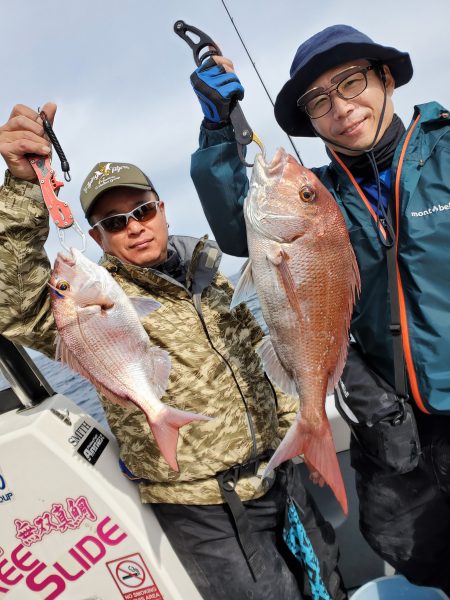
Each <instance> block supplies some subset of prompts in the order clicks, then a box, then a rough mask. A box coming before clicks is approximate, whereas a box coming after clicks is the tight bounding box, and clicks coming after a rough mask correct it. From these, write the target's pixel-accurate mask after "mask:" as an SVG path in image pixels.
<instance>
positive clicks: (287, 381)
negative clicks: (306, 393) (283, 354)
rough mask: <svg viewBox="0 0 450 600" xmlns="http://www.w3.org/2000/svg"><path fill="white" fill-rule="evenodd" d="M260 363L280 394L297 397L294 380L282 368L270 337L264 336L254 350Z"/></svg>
mask: <svg viewBox="0 0 450 600" xmlns="http://www.w3.org/2000/svg"><path fill="white" fill-rule="evenodd" d="M256 352H257V353H258V355H259V357H260V359H261V362H262V364H263V368H264V371H265V372H266V373H267V376H268V377H269V379H271V381H273V383H274V384H275V385H276V386H278V387H279V388H280V390H281V391H282V392H284V393H285V394H287V395H288V396H293V397H294V398H297V397H298V392H297V388H296V387H295V383H294V380H293V379H292V377H291V376H290V375H289V374H288V373H287V371H286V369H285V368H284V367H283V365H282V363H281V361H280V359H279V358H278V354H277V353H276V350H275V348H274V346H273V344H272V340H271V339H270V336H268V335H267V336H265V337H264V338H263V339H262V340H261V342H260V343H259V344H258V346H257V348H256Z"/></svg>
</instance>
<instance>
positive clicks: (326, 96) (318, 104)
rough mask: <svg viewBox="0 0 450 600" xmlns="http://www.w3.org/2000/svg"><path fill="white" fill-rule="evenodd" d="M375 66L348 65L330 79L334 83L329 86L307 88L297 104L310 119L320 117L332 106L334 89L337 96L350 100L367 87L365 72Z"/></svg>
mask: <svg viewBox="0 0 450 600" xmlns="http://www.w3.org/2000/svg"><path fill="white" fill-rule="evenodd" d="M374 68H375V67H374V66H373V65H371V66H369V67H349V68H348V69H345V71H342V72H341V73H338V74H337V75H335V76H334V77H333V78H332V79H331V83H333V84H334V85H332V86H330V87H329V88H326V89H324V88H322V87H317V88H313V89H312V90H308V91H307V92H306V93H305V94H303V95H302V96H300V98H299V99H298V100H297V106H298V107H299V108H300V109H301V110H303V111H305V112H306V114H307V115H308V117H310V118H311V119H320V117H323V116H325V115H326V114H327V113H329V112H330V110H331V109H332V107H333V103H332V100H331V93H332V92H334V91H336V94H337V95H338V96H339V98H342V99H343V100H351V99H352V98H356V96H359V95H360V94H362V93H363V91H364V90H365V89H366V87H367V73H368V71H372V70H373V69H374Z"/></svg>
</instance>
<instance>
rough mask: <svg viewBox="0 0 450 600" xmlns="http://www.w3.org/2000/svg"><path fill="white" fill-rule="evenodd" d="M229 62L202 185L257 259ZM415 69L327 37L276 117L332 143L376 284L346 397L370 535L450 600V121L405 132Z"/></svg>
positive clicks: (231, 239)
mask: <svg viewBox="0 0 450 600" xmlns="http://www.w3.org/2000/svg"><path fill="white" fill-rule="evenodd" d="M214 61H216V62H213V61H210V62H209V63H208V64H204V65H203V66H201V67H200V68H199V69H197V71H196V72H195V73H194V74H193V75H192V77H191V81H192V84H193V87H194V90H195V91H196V92H199V93H200V94H199V97H200V95H201V96H203V97H206V98H208V99H209V100H210V102H213V103H216V104H217V105H218V106H219V105H220V109H218V110H217V111H215V115H218V116H219V117H216V118H214V115H212V113H211V112H209V113H208V110H207V108H208V107H207V105H206V103H205V102H203V103H202V108H203V109H204V115H205V119H204V121H203V123H202V127H201V133H200V147H199V149H198V150H197V151H196V152H195V153H194V154H193V157H192V168H191V174H192V178H193V180H194V183H195V186H196V188H197V191H198V193H199V197H200V199H201V202H202V205H203V208H204V211H205V214H206V216H207V218H208V221H209V223H210V225H211V228H212V230H213V232H214V234H215V236H216V239H217V241H218V243H219V245H220V247H221V249H222V250H223V251H224V252H227V253H229V254H234V255H237V256H246V255H247V243H246V233H245V223H244V219H243V213H242V205H243V202H244V199H245V197H246V195H247V191H248V180H247V176H246V172H245V168H244V167H243V166H242V165H241V164H240V161H239V157H238V154H237V150H236V143H235V141H234V137H233V131H232V128H231V126H230V124H229V121H228V119H227V117H228V115H229V107H230V106H232V105H233V102H235V101H236V100H237V99H241V98H242V95H243V89H242V86H241V84H240V82H239V80H238V79H237V77H236V75H235V74H234V72H233V66H232V63H231V61H229V60H228V59H225V58H223V57H215V58H214ZM216 63H219V66H217V65H216ZM205 72H206V74H208V72H209V73H210V74H211V73H215V72H217V77H216V81H217V83H218V85H216V83H215V77H214V76H210V77H207V76H205ZM224 73H225V74H226V75H224ZM412 73H413V69H412V64H411V60H410V57H409V55H408V53H406V52H400V51H398V50H396V49H395V48H391V47H387V46H383V45H380V44H377V43H375V42H374V41H372V40H371V39H370V38H369V37H368V36H367V35H365V34H363V33H361V32H359V31H357V30H356V29H354V28H352V27H349V26H347V25H335V26H332V27H328V28H327V29H325V30H324V31H320V32H319V33H317V34H316V35H314V36H312V37H311V38H310V39H308V40H307V41H305V42H304V43H302V44H301V45H300V47H299V48H298V50H297V53H296V55H295V57H294V60H293V63H292V67H291V71H290V79H289V80H288V81H287V83H286V84H285V85H284V86H283V88H282V90H281V91H280V93H279V94H278V97H277V99H276V103H275V117H276V119H277V121H278V123H279V125H280V126H281V127H282V128H283V129H284V131H286V133H288V134H290V135H293V136H300V137H313V136H318V137H320V138H322V140H323V141H324V143H325V145H326V150H327V153H328V155H329V157H330V161H331V162H330V164H328V165H326V166H324V167H321V168H318V169H313V171H314V172H315V174H316V175H317V176H318V177H319V178H320V180H321V181H322V183H323V184H324V185H325V186H326V187H327V188H328V190H329V191H330V192H331V193H332V194H333V196H334V198H335V199H336V202H337V203H338V205H339V207H340V209H341V210H342V213H343V215H344V218H345V221H346V223H347V227H348V231H349V235H350V239H351V242H352V245H353V248H354V250H355V253H356V256H357V260H358V265H359V269H360V272H361V280H362V291H361V296H360V298H359V300H358V302H357V304H356V306H355V310H354V314H353V320H352V326H351V333H352V343H351V345H350V351H349V358H348V362H347V366H346V368H345V370H344V373H343V376H342V380H341V382H340V384H339V386H338V388H337V390H336V400H337V406H338V408H339V410H340V411H341V414H342V415H343V416H344V418H345V419H346V420H347V422H348V423H349V425H350V426H351V429H352V434H353V435H352V442H351V457H352V465H353V467H354V468H355V470H356V484H357V490H358V495H359V500H360V526H361V530H362V533H363V534H364V536H365V538H366V539H367V541H368V542H369V544H370V545H371V546H372V547H373V548H374V549H375V550H376V551H377V552H378V553H379V554H380V555H381V556H382V557H383V558H384V559H385V560H387V561H388V562H389V563H390V564H391V565H393V566H394V567H395V568H396V569H397V570H398V571H399V572H400V573H402V574H404V575H405V576H406V577H408V578H409V579H410V580H411V581H412V582H413V583H416V584H419V585H431V586H436V587H440V588H442V589H443V590H445V591H446V592H447V594H450V569H449V568H448V562H449V560H450V541H449V540H450V433H449V431H450V421H449V420H448V418H449V415H450V366H449V360H450V318H449V315H450V261H449V260H448V257H449V254H450V128H449V125H450V119H449V112H448V110H447V109H446V108H444V107H443V106H441V105H440V104H438V103H437V102H430V103H428V104H422V105H419V106H416V107H414V113H413V118H412V121H411V123H410V124H409V125H408V127H407V128H405V126H404V125H403V123H402V121H401V120H400V119H399V117H398V116H397V115H396V114H395V111H394V105H393V99H392V98H393V93H394V89H395V88H397V87H399V86H401V85H404V84H406V83H407V82H408V81H409V80H410V79H411V77H412ZM219 74H220V75H221V76H222V80H221V81H220V82H219V79H218V76H219ZM224 81H225V85H224ZM226 109H228V112H226ZM224 114H226V116H224ZM388 256H389V257H390V259H389V264H390V268H389V271H390V273H389V272H388ZM391 298H392V299H393V300H392V302H393V303H392V304H391ZM395 298H398V302H395ZM391 313H392V318H391ZM396 316H398V323H397V321H396ZM399 334H400V335H399ZM393 338H394V339H395V340H397V341H394V340H393ZM394 355H395V360H394ZM405 369H406V370H405ZM404 374H405V375H404Z"/></svg>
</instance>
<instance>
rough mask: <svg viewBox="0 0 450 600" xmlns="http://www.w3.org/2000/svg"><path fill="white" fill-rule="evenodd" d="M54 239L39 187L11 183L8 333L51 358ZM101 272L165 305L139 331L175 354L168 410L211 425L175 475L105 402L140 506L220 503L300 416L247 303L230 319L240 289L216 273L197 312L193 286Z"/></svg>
mask: <svg viewBox="0 0 450 600" xmlns="http://www.w3.org/2000/svg"><path fill="white" fill-rule="evenodd" d="M47 235H48V217H47V211H46V208H45V206H44V204H43V201H42V198H41V195H40V190H39V188H38V186H36V185H32V184H28V183H25V182H21V181H19V180H17V179H15V178H13V177H8V178H7V180H6V184H5V185H4V186H3V187H2V188H1V189H0V261H1V264H2V269H1V273H0V324H1V325H0V328H1V333H3V334H4V335H5V336H6V337H8V338H10V339H11V340H13V341H15V342H18V343H20V344H22V345H25V346H29V347H32V348H36V349H37V350H40V351H42V352H44V353H45V354H47V355H48V356H50V357H52V356H53V353H54V339H55V335H56V330H55V324H54V320H53V316H52V313H51V308H50V302H49V296H48V288H47V285H46V284H47V281H48V279H49V276H50V265H49V262H48V259H47V257H46V255H45V252H44V250H43V244H44V242H45V239H46V237H47ZM183 239H185V238H183ZM213 245H214V243H213V242H208V245H207V247H205V243H204V241H200V242H198V243H197V245H196V247H195V249H194V251H193V254H192V257H191V260H190V264H191V276H192V289H195V277H196V272H195V266H196V265H197V264H198V263H200V262H201V259H202V260H203V264H205V256H204V255H205V253H207V252H208V249H211V247H212V246H213ZM216 254H217V252H216ZM102 264H103V266H105V268H107V269H108V270H109V271H110V273H111V274H112V275H113V276H114V277H115V278H116V281H117V282H118V283H119V284H120V285H121V286H122V287H123V289H124V290H125V292H126V293H127V294H128V295H131V296H145V295H151V296H152V297H153V298H155V299H156V300H158V301H159V302H160V303H161V307H160V308H159V309H158V310H156V311H154V312H153V313H151V314H150V315H148V316H147V317H146V318H144V319H143V320H142V323H143V326H144V328H145V330H146V331H147V332H148V334H149V336H150V339H151V341H152V342H153V343H155V344H156V345H158V346H160V347H161V348H164V349H166V350H167V351H168V352H169V353H170V356H171V360H172V369H171V372H170V379H169V385H168V388H167V390H166V393H165V394H164V396H163V397H162V399H161V400H162V402H164V403H165V404H168V405H171V406H176V407H177V408H180V409H182V410H188V411H193V412H198V413H201V414H205V415H208V416H211V417H214V418H213V420H211V421H208V422H194V423H190V424H188V425H186V426H184V427H182V428H181V430H180V436H179V441H178V453H177V454H178V464H179V467H180V471H179V472H178V473H177V472H175V471H172V470H171V469H170V467H169V466H168V465H167V463H166V462H165V460H164V459H163V458H162V457H161V455H160V452H159V450H158V448H157V446H156V444H155V443H154V439H153V435H152V433H151V430H150V428H149V426H148V423H147V421H146V419H145V416H144V414H143V413H142V412H141V411H140V410H139V409H137V408H136V407H135V406H134V405H132V404H131V403H130V404H131V405H130V407H129V408H123V407H121V406H118V405H116V404H112V403H111V402H110V401H108V400H106V399H105V398H101V400H102V403H103V407H104V410H105V413H106V416H107V419H108V423H109V425H110V427H111V430H112V431H113V433H114V435H115V436H116V438H117V440H118V443H119V447H120V454H121V458H122V460H123V461H124V462H125V464H126V465H127V467H128V468H129V469H130V470H131V471H132V472H133V473H134V475H136V476H137V477H142V478H144V479H146V480H148V481H147V482H145V483H141V484H139V487H140V493H141V499H142V501H143V502H167V503H181V504H218V503H222V502H223V500H222V497H221V495H220V491H219V487H218V484H217V482H216V479H215V475H216V473H217V472H219V471H223V470H225V469H227V468H229V467H231V466H233V465H235V464H241V463H244V462H246V461H248V460H249V459H251V458H253V457H255V456H257V455H259V454H261V453H262V452H263V451H264V450H266V449H268V448H275V447H276V446H277V445H278V443H279V441H280V439H281V437H282V436H283V435H284V433H285V431H286V429H287V427H288V426H289V424H290V423H291V422H292V420H293V418H294V417H295V413H296V411H297V408H298V406H297V402H296V401H295V400H294V399H292V398H288V397H286V396H284V395H283V394H281V393H278V392H277V393H275V391H274V388H273V386H272V385H271V384H270V382H269V381H268V379H267V378H266V376H265V374H264V373H263V370H262V367H261V363H260V360H259V358H258V356H257V354H256V352H255V350H254V348H255V345H256V344H257V343H258V342H259V341H260V340H261V339H262V336H263V333H262V331H261V329H260V327H259V326H258V324H257V322H256V320H255V319H254V317H253V316H252V314H251V312H250V311H249V309H248V308H247V307H246V306H245V305H241V306H238V307H237V308H236V309H234V310H233V311H231V312H230V311H229V309H228V307H229V303H230V300H231V296H232V292H233V289H232V286H231V284H230V283H229V282H228V280H227V279H226V278H225V277H224V276H223V275H221V274H220V273H218V272H212V273H211V283H210V285H208V286H207V287H206V288H205V290H204V291H203V292H202V294H201V299H200V300H199V302H200V306H196V303H195V302H194V299H193V297H192V295H191V293H190V292H189V291H188V290H187V289H186V288H184V287H183V286H181V285H179V284H177V283H176V282H175V281H174V280H172V279H171V278H169V277H167V276H164V275H162V274H160V273H158V272H156V271H155V270H153V269H146V268H142V267H137V266H133V265H129V264H126V265H125V264H122V263H121V262H120V261H119V260H118V259H117V258H115V257H112V256H105V257H104V258H103V259H102ZM206 264H208V257H206ZM214 268H215V267H214ZM263 468H264V465H262V466H261V470H262V469H263ZM236 490H237V492H238V494H239V496H240V497H241V499H242V500H243V501H245V500H250V499H253V498H257V497H259V496H261V495H263V494H264V493H265V491H266V490H265V489H263V488H262V486H261V480H260V478H258V477H250V478H246V479H242V480H240V481H239V483H238V485H237V488H236Z"/></svg>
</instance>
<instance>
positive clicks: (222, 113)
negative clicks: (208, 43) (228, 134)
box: [191, 58, 244, 123]
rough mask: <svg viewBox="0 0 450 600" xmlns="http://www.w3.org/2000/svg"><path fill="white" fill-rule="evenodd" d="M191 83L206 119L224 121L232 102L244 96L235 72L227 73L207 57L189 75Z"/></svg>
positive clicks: (227, 117)
mask: <svg viewBox="0 0 450 600" xmlns="http://www.w3.org/2000/svg"><path fill="white" fill-rule="evenodd" d="M191 84H192V87H193V88H194V92H195V93H196V94H197V97H198V100H199V102H200V105H201V107H202V111H203V114H204V115H205V119H207V121H211V122H213V123H226V122H227V121H228V120H229V118H230V111H231V108H232V107H233V105H234V103H235V102H237V101H238V100H242V98H243V97H244V88H243V87H242V85H241V82H240V81H239V79H238V77H237V75H236V73H227V72H226V71H225V69H224V68H223V66H222V65H218V64H216V62H215V61H214V60H213V59H212V58H209V59H208V60H207V61H205V62H204V63H202V64H201V65H200V66H199V67H198V68H197V69H196V70H195V71H194V72H193V73H192V75H191Z"/></svg>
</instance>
